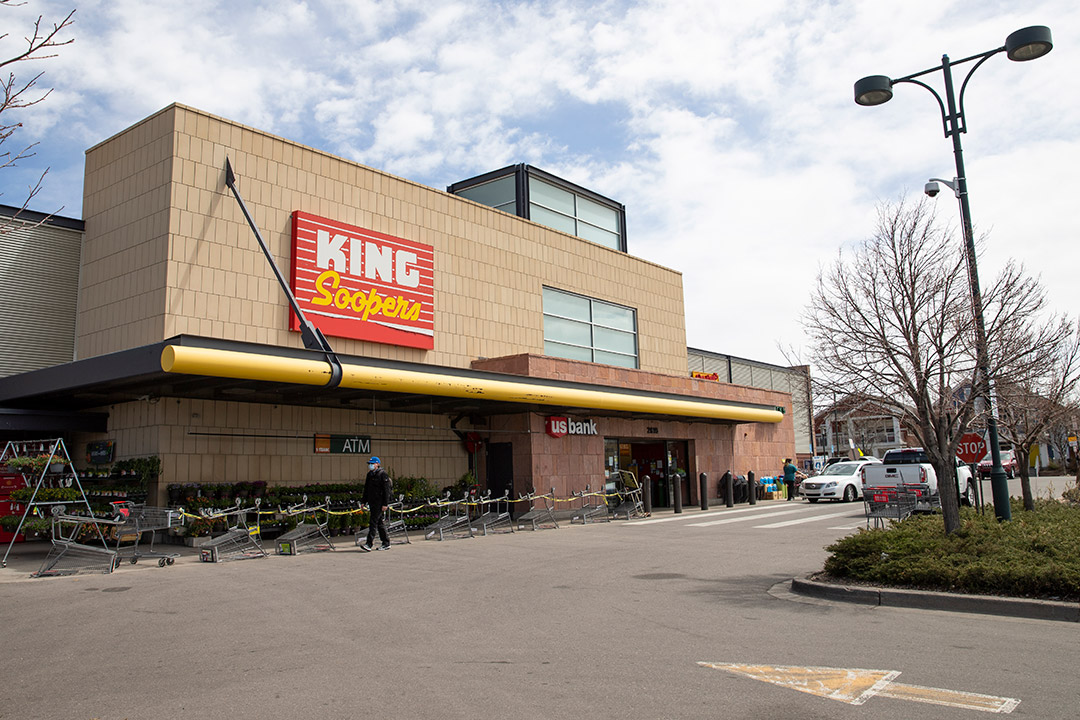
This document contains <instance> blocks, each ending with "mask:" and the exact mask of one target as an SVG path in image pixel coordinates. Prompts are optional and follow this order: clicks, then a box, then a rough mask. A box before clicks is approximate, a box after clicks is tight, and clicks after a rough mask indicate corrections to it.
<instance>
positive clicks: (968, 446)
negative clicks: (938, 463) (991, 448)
mask: <svg viewBox="0 0 1080 720" xmlns="http://www.w3.org/2000/svg"><path fill="white" fill-rule="evenodd" d="M985 455H986V440H984V439H983V436H982V435H980V434H979V433H964V435H963V437H961V438H960V444H959V445H958V446H957V448H956V457H958V458H960V461H961V462H965V463H968V464H971V463H977V462H979V461H980V460H982V459H983V456H985Z"/></svg>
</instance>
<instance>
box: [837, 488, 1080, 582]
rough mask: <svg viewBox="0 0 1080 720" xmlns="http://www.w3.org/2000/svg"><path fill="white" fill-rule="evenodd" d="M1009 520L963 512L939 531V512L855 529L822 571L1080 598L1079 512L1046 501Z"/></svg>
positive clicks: (1016, 506)
mask: <svg viewBox="0 0 1080 720" xmlns="http://www.w3.org/2000/svg"><path fill="white" fill-rule="evenodd" d="M1012 513H1013V519H1012V521H1011V522H1005V523H1002V522H998V521H997V519H996V518H995V517H994V515H993V513H987V514H985V515H980V514H978V513H976V512H975V511H974V510H972V509H970V508H963V509H962V510H961V515H960V528H959V529H958V530H957V531H956V532H954V533H952V534H951V535H949V536H946V535H945V534H944V531H943V528H942V520H941V516H939V515H922V516H915V517H911V518H909V519H907V520H905V521H903V522H901V523H896V524H894V525H892V526H891V527H889V528H887V529H883V530H882V529H875V530H860V531H859V532H858V533H856V534H854V535H850V536H848V537H846V538H843V539H841V540H840V541H838V542H836V543H834V544H833V545H830V546H829V547H828V548H826V550H828V551H829V552H830V553H832V554H831V555H830V556H829V558H828V559H827V560H826V561H825V568H824V569H825V572H826V573H828V574H829V575H831V576H833V577H836V578H840V579H846V580H852V581H859V582H870V583H875V584H884V585H893V586H902V587H915V588H922V589H928V590H944V591H955V592H967V593H978V594H988V595H1009V596H1020V597H1042V598H1057V599H1068V600H1080V553H1077V552H1076V548H1077V547H1078V545H1080V507H1076V506H1070V505H1067V504H1064V503H1060V502H1055V501H1051V500H1040V501H1037V502H1036V506H1035V510H1034V511H1031V512H1027V511H1025V510H1024V509H1023V504H1022V502H1020V501H1019V500H1015V501H1014V502H1013V505H1012Z"/></svg>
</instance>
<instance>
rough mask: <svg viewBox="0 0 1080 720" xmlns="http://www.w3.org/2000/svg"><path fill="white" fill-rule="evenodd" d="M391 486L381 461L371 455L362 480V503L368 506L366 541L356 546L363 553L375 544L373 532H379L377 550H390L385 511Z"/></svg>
mask: <svg viewBox="0 0 1080 720" xmlns="http://www.w3.org/2000/svg"><path fill="white" fill-rule="evenodd" d="M393 491H394V490H393V485H392V484H391V481H390V476H389V475H388V474H387V473H386V471H385V470H383V469H382V460H380V459H379V458H378V457H376V456H374V455H372V456H371V459H370V460H368V474H367V478H366V479H365V480H364V497H363V500H362V502H363V503H365V504H366V505H367V506H368V530H367V541H366V542H363V543H361V542H359V540H358V541H357V544H358V545H359V546H360V549H361V550H363V551H364V552H370V551H371V545H372V543H374V542H375V531H376V530H378V532H379V540H380V541H382V544H381V545H379V547H378V548H376V549H377V550H389V549H390V534H389V533H388V532H386V510H387V508H388V507H389V505H390V497H391V494H392V493H393Z"/></svg>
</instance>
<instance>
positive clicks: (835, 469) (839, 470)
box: [821, 463, 860, 475]
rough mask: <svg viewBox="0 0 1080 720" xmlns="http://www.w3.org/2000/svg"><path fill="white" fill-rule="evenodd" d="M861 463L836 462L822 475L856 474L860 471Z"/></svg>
mask: <svg viewBox="0 0 1080 720" xmlns="http://www.w3.org/2000/svg"><path fill="white" fill-rule="evenodd" d="M859 467H860V466H859V463H836V464H835V465H830V466H829V467H827V468H825V470H824V472H822V473H821V474H822V475H854V474H855V473H857V472H858V471H859Z"/></svg>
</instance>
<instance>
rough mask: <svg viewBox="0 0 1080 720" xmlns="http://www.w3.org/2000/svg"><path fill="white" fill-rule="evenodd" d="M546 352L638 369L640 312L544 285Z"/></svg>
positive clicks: (552, 354)
mask: <svg viewBox="0 0 1080 720" xmlns="http://www.w3.org/2000/svg"><path fill="white" fill-rule="evenodd" d="M544 354H546V355H550V356H552V357H561V358H567V359H570V360H586V361H591V362H597V363H604V364H607V365H618V366H620V367H632V368H636V367H637V366H638V356H637V315H636V311H635V310H634V309H633V308H628V307H623V306H621V305H614V304H612V303H607V302H604V301H603V300H595V299H593V298H589V297H585V296H583V295H575V294H573V293H568V292H564V291H562V290H555V289H554V288H544Z"/></svg>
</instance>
